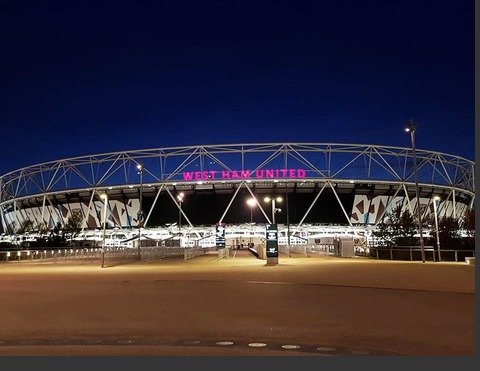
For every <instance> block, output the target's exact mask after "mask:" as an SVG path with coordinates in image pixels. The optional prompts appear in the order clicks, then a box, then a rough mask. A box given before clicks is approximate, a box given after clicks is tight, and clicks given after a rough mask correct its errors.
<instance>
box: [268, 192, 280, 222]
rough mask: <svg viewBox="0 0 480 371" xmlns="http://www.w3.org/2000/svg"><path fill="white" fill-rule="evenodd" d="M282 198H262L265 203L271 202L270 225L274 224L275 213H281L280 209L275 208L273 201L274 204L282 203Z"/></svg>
mask: <svg viewBox="0 0 480 371" xmlns="http://www.w3.org/2000/svg"><path fill="white" fill-rule="evenodd" d="M282 200H283V199H282V198H281V197H272V198H270V197H265V198H264V201H265V202H271V203H272V224H275V213H280V212H282V209H278V208H277V207H276V206H275V201H276V202H282Z"/></svg>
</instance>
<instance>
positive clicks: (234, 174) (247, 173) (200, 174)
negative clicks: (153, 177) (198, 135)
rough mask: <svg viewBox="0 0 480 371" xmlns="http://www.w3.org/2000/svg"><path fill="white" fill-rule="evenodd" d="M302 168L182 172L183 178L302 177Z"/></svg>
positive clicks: (303, 171)
mask: <svg viewBox="0 0 480 371" xmlns="http://www.w3.org/2000/svg"><path fill="white" fill-rule="evenodd" d="M306 174H307V173H306V171H305V170H304V169H265V170H221V171H218V170H210V171H186V172H183V173H182V175H183V180H185V181H189V180H190V181H191V180H218V179H221V180H232V179H304V178H305V176H306Z"/></svg>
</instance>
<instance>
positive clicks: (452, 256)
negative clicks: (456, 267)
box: [369, 246, 475, 262]
mask: <svg viewBox="0 0 480 371" xmlns="http://www.w3.org/2000/svg"><path fill="white" fill-rule="evenodd" d="M424 253H425V260H428V261H434V262H435V261H451V262H459V261H462V262H463V261H465V258H467V257H475V250H440V254H439V252H438V250H436V249H434V248H433V247H432V246H425V247H424ZM369 256H370V257H373V258H377V259H390V260H410V261H414V260H422V249H421V248H420V247H418V246H393V247H370V248H369Z"/></svg>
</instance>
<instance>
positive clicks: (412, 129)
mask: <svg viewBox="0 0 480 371" xmlns="http://www.w3.org/2000/svg"><path fill="white" fill-rule="evenodd" d="M405 131H406V132H407V133H410V137H411V139H412V154H413V173H414V175H415V195H416V198H417V214H418V233H419V234H420V250H421V252H422V262H423V263H425V247H424V243H423V228H422V227H423V226H422V210H421V208H420V194H419V193H420V192H419V189H418V171H417V155H416V152H415V132H416V131H417V127H416V125H415V124H414V123H413V121H410V122H409V123H408V124H407V126H406V128H405Z"/></svg>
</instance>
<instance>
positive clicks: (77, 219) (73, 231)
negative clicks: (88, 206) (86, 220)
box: [63, 213, 83, 240]
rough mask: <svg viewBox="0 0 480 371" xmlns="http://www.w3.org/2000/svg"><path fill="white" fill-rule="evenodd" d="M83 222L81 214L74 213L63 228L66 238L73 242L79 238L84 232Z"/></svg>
mask: <svg viewBox="0 0 480 371" xmlns="http://www.w3.org/2000/svg"><path fill="white" fill-rule="evenodd" d="M82 221H83V218H82V215H81V214H79V213H73V214H72V215H71V216H70V217H69V218H68V220H67V223H66V224H65V227H64V228H63V231H64V236H65V238H67V239H70V240H72V239H74V238H75V237H76V236H78V234H79V233H80V231H81V230H82Z"/></svg>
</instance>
